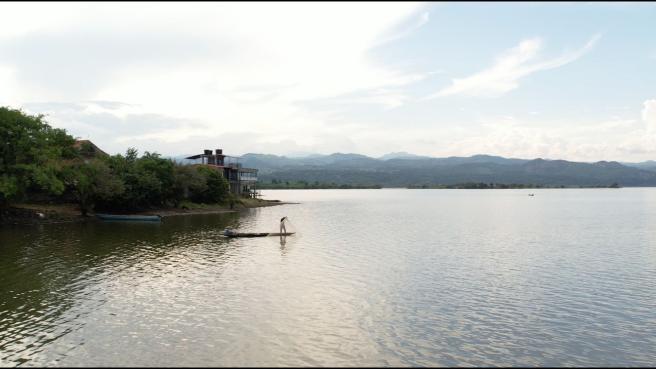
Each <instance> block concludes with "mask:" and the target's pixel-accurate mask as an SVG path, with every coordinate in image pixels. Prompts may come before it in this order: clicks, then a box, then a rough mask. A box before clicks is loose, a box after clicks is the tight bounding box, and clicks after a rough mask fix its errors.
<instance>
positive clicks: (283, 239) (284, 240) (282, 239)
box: [280, 235, 287, 247]
mask: <svg viewBox="0 0 656 369" xmlns="http://www.w3.org/2000/svg"><path fill="white" fill-rule="evenodd" d="M286 244H287V236H283V235H280V247H285V245H286Z"/></svg>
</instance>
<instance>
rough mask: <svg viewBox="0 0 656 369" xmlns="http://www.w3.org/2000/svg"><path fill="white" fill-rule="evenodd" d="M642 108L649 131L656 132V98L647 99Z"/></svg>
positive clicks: (643, 117)
mask: <svg viewBox="0 0 656 369" xmlns="http://www.w3.org/2000/svg"><path fill="white" fill-rule="evenodd" d="M642 105H643V108H642V120H643V121H645V124H646V128H647V132H649V133H652V134H654V133H656V99H651V100H647V101H645V102H644V103H643V104H642Z"/></svg>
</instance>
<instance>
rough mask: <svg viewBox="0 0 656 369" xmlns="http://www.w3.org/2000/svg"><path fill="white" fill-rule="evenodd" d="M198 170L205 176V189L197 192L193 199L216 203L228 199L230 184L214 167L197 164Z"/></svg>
mask: <svg viewBox="0 0 656 369" xmlns="http://www.w3.org/2000/svg"><path fill="white" fill-rule="evenodd" d="M198 171H199V172H200V173H201V174H202V175H203V176H204V177H205V178H206V183H207V189H206V190H205V191H202V192H201V193H199V194H197V195H196V196H195V197H194V199H193V200H194V201H196V202H203V203H208V204H216V203H220V202H223V201H225V200H227V199H228V195H229V193H230V184H229V183H228V181H227V180H226V179H225V178H223V175H221V173H219V171H217V170H216V169H213V168H209V167H204V166H199V167H198Z"/></svg>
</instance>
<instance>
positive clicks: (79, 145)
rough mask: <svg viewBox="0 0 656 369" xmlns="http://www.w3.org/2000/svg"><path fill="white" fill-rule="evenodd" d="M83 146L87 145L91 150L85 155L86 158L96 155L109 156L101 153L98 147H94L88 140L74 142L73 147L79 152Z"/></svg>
mask: <svg viewBox="0 0 656 369" xmlns="http://www.w3.org/2000/svg"><path fill="white" fill-rule="evenodd" d="M83 145H89V147H90V148H91V150H90V152H87V153H85V154H86V155H87V156H96V155H103V156H109V154H107V153H106V152H104V151H102V150H101V149H100V148H99V147H98V146H96V145H95V144H94V143H93V142H91V141H90V140H75V143H74V144H73V147H74V148H76V149H78V150H81V149H82V147H83Z"/></svg>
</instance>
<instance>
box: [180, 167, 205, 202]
mask: <svg viewBox="0 0 656 369" xmlns="http://www.w3.org/2000/svg"><path fill="white" fill-rule="evenodd" d="M173 182H174V186H173V188H174V196H173V198H174V201H175V203H176V205H178V204H179V203H180V201H181V200H186V199H191V198H195V197H198V196H200V195H201V194H202V193H203V192H205V191H206V190H207V176H205V175H204V174H203V173H201V171H199V167H196V166H193V165H176V166H175V167H174V168H173Z"/></svg>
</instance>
